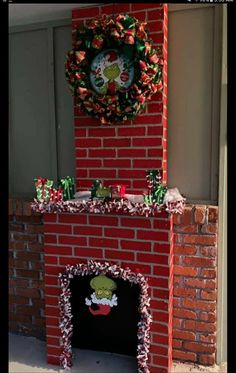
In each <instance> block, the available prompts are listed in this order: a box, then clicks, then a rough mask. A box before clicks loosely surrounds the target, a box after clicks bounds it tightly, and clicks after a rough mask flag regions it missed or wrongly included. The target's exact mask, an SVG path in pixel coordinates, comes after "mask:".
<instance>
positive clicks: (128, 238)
mask: <svg viewBox="0 0 236 373" xmlns="http://www.w3.org/2000/svg"><path fill="white" fill-rule="evenodd" d="M172 220H173V218H172V217H171V216H169V215H168V214H167V213H161V214H159V215H158V217H152V218H150V217H149V218H145V217H131V216H124V215H104V216H101V215H94V214H89V215H88V214H73V215H71V214H59V215H58V214H57V215H52V214H46V215H45V216H44V222H45V225H44V232H45V246H44V250H45V271H46V275H45V297H46V305H45V315H46V328H47V341H48V342H47V349H48V362H50V363H55V362H56V361H57V360H56V359H57V358H58V351H59V350H60V347H59V335H60V333H59V332H58V330H59V328H58V322H59V321H58V320H59V319H58V318H59V309H58V305H57V301H58V295H59V294H60V287H59V283H58V280H57V278H58V273H59V272H60V271H63V270H64V268H65V266H66V265H67V264H70V265H73V264H77V263H79V262H84V261H86V260H87V259H93V260H99V261H100V262H103V261H109V262H110V263H117V264H119V265H120V266H122V267H127V266H128V267H129V268H130V269H131V270H133V271H135V272H141V273H142V274H144V275H145V276H147V278H148V282H149V285H150V296H151V299H152V302H151V313H152V317H153V324H152V327H151V353H150V366H151V371H152V372H153V373H154V372H156V371H158V370H159V371H162V372H168V367H169V368H170V366H171V360H172V359H171V356H172V354H171V346H172V343H171V344H169V342H170V340H171V338H172V321H171V320H172V314H173V313H172V307H173V302H172V301H170V297H172V298H173V294H172V292H170V290H169V289H170V286H172V284H173V233H172ZM52 236H53V237H54V240H53V242H52V241H51V237H52ZM48 237H49V238H50V239H49V240H48ZM162 245H163V246H162ZM168 349H169V351H170V354H169V360H168Z"/></svg>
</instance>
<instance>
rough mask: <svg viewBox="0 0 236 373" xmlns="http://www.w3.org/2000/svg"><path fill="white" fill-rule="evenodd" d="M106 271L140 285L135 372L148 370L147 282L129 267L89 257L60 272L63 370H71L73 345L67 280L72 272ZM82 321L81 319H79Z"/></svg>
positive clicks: (140, 372)
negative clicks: (97, 260) (85, 261)
mask: <svg viewBox="0 0 236 373" xmlns="http://www.w3.org/2000/svg"><path fill="white" fill-rule="evenodd" d="M100 274H103V275H108V276H111V277H113V278H121V279H122V280H124V281H129V282H130V283H133V284H137V285H139V287H140V294H139V313H140V321H139V322H138V332H137V336H138V345H137V362H138V373H150V370H149V367H148V354H149V348H150V325H151V322H152V316H151V314H150V310H149V307H150V297H149V295H148V288H149V286H148V283H147V281H146V279H145V277H144V276H143V275H142V274H141V273H135V272H132V271H131V270H130V269H129V268H121V267H120V266H119V265H116V264H114V265H110V264H109V263H108V262H105V263H100V262H94V261H93V260H88V261H87V263H79V264H77V265H75V266H71V265H69V264H68V265H67V266H66V270H65V272H64V273H60V274H59V279H60V284H61V289H62V293H61V295H60V298H59V307H60V329H61V333H62V337H61V347H62V348H63V351H62V354H61V356H60V361H61V365H62V366H63V368H64V369H65V370H70V367H71V366H72V346H71V337H72V334H73V325H72V321H71V320H72V312H71V303H70V298H71V291H70V280H71V279H73V278H74V276H85V275H100ZM81 322H83V320H81Z"/></svg>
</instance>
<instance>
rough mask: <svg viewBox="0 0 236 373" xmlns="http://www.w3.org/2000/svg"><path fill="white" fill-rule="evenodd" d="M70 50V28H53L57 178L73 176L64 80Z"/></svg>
mask: <svg viewBox="0 0 236 373" xmlns="http://www.w3.org/2000/svg"><path fill="white" fill-rule="evenodd" d="M71 48H72V42H71V26H70V25H68V26H63V27H55V29H54V57H55V62H54V65H55V97H56V118H57V145H58V175H59V177H64V176H67V175H69V176H75V148H74V116H73V99H72V95H71V91H70V90H69V86H68V84H67V82H66V79H65V67H64V63H65V60H66V53H67V52H68V51H69V50H70V49H71Z"/></svg>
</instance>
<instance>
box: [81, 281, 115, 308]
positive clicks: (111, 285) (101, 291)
mask: <svg viewBox="0 0 236 373" xmlns="http://www.w3.org/2000/svg"><path fill="white" fill-rule="evenodd" d="M90 286H91V288H92V289H94V290H95V291H94V292H93V293H92V294H91V296H90V299H89V298H85V304H86V305H87V306H88V307H89V311H90V312H91V314H92V315H108V314H109V313H110V311H111V308H112V307H114V306H117V296H116V295H115V294H113V295H112V292H113V291H114V290H116V288H117V286H116V283H115V281H113V280H112V279H110V278H108V277H107V276H105V275H99V276H96V277H94V278H93V279H92V280H91V281H90ZM92 304H96V306H97V307H98V309H96V310H94V309H93V308H92V307H91V306H92Z"/></svg>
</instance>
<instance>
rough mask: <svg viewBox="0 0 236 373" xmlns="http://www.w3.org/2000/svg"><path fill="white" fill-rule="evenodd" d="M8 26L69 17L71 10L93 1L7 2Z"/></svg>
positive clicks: (90, 4)
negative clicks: (64, 2)
mask: <svg viewBox="0 0 236 373" xmlns="http://www.w3.org/2000/svg"><path fill="white" fill-rule="evenodd" d="M8 5H9V7H8V9H9V26H18V25H25V24H30V23H35V22H45V21H51V20H55V19H64V18H71V10H72V9H78V8H82V7H85V6H92V5H95V3H89V4H88V3H87V4H86V3H82V4H78V3H75V4H11V3H9V4H8Z"/></svg>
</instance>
